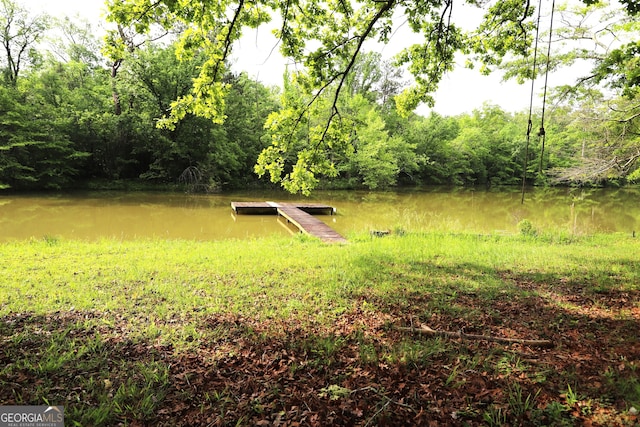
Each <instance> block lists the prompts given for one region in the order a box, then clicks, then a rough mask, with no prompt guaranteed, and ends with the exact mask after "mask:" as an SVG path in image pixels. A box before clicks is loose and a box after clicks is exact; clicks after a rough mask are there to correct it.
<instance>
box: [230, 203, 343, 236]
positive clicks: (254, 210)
mask: <svg viewBox="0 0 640 427" xmlns="http://www.w3.org/2000/svg"><path fill="white" fill-rule="evenodd" d="M231 209H233V211H234V212H235V213H236V214H238V215H280V216H282V217H283V218H285V219H286V220H287V221H289V222H290V223H291V224H293V225H295V226H296V227H297V228H298V229H299V230H300V231H301V232H302V233H305V234H308V235H310V236H315V237H318V238H319V239H320V240H322V241H323V242H327V243H347V239H345V238H344V237H342V236H341V235H340V234H339V233H338V232H337V231H335V230H334V229H333V228H331V227H329V226H328V225H327V224H325V223H324V222H322V221H320V220H319V219H317V218H315V217H313V216H312V214H325V215H327V214H331V215H332V214H334V213H335V211H336V210H335V208H333V207H331V206H327V205H319V204H302V203H274V202H231Z"/></svg>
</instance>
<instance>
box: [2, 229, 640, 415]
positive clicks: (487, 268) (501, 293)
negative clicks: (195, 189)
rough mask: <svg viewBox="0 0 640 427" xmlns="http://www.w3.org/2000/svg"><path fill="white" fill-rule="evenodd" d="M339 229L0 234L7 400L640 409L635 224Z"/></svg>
mask: <svg viewBox="0 0 640 427" xmlns="http://www.w3.org/2000/svg"><path fill="white" fill-rule="evenodd" d="M525 234H527V235H525ZM349 238H350V241H351V242H350V243H349V244H347V245H325V244H322V243H319V242H318V241H316V240H314V239H310V238H304V237H298V238H293V239H290V238H270V239H259V240H242V241H224V242H194V241H165V240H151V241H117V240H104V241H100V242H82V241H66V240H59V239H56V238H45V239H42V240H33V241H26V242H13V243H5V244H0V339H1V340H2V345H1V346H0V405H36V404H37V405H43V404H52V405H53V404H56V405H64V407H65V421H66V422H67V424H66V425H70V426H73V425H86V426H111V425H130V426H141V425H148V426H181V425H183V426H193V425H202V426H207V425H212V426H215V425H280V426H296V425H310V426H316V425H317V426H326V425H344V426H352V425H361V426H372V425H394V426H397V425H435V426H443V425H456V426H457V425H460V426H463V425H471V426H474V425H510V426H514V425H554V426H558V425H560V426H562V425H566V426H571V425H605V426H612V425H629V426H631V425H637V423H638V422H640V418H639V417H638V415H637V412H638V410H640V332H639V331H640V240H638V239H637V238H633V237H631V236H625V235H598V236H583V237H570V236H536V235H535V234H534V233H524V234H523V235H519V236H493V235H487V236H485V235H482V236H481V235H470V234H467V235H465V234H462V235H453V234H443V233H428V234H413V233H407V234H402V233H399V234H394V235H391V236H386V237H382V238H375V237H370V236H368V235H354V236H349ZM422 326H428V327H430V328H432V329H435V330H438V331H448V332H454V333H457V332H460V333H461V335H463V336H465V337H467V336H468V335H472V334H473V335H485V336H491V337H501V338H516V339H539V340H542V339H544V340H550V341H552V343H553V346H552V347H551V348H538V347H532V346H527V345H524V344H521V343H499V342H494V341H488V340H482V339H471V338H456V337H443V336H428V335H424V334H422V333H419V332H418V331H414V332H412V331H408V330H407V328H414V329H416V330H418V329H420V328H421V327H422Z"/></svg>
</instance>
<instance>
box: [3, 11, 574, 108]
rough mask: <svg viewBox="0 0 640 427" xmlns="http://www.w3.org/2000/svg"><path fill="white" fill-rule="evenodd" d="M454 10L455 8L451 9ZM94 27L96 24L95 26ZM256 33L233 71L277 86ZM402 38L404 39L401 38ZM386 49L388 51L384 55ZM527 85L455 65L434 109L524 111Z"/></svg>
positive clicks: (267, 48)
mask: <svg viewBox="0 0 640 427" xmlns="http://www.w3.org/2000/svg"><path fill="white" fill-rule="evenodd" d="M15 1H16V2H17V3H18V4H20V5H23V6H25V7H27V8H28V9H29V10H30V11H32V12H33V13H37V12H39V11H45V12H47V13H49V14H51V15H53V16H57V17H64V16H69V17H74V16H76V15H79V16H80V17H82V18H86V19H88V20H89V21H90V22H92V23H94V22H97V23H100V22H101V21H103V18H102V17H103V14H104V12H105V7H104V1H103V0H15ZM454 13H455V10H454ZM96 27H97V28H99V27H100V24H98V25H96ZM259 31H260V32H258V33H257V34H256V33H255V32H254V33H252V34H249V35H247V36H246V37H245V38H244V39H243V40H242V42H241V43H240V45H239V46H237V47H236V49H235V51H234V55H233V58H234V59H235V69H236V71H246V72H247V73H248V74H249V75H250V76H251V77H254V78H256V79H258V80H260V81H262V82H263V83H264V84H268V85H281V83H282V74H283V71H284V61H283V60H282V58H281V57H280V56H279V54H278V50H277V48H276V49H274V52H273V53H272V54H271V55H269V53H270V52H271V49H272V47H273V41H271V42H270V40H273V38H272V36H271V34H270V29H268V28H266V27H265V28H261V29H260V30H259ZM401 38H402V36H399V35H396V36H395V37H394V39H393V40H392V43H393V42H396V41H397V42H398V43H400V39H401ZM402 41H404V40H402ZM392 49H393V47H385V48H384V50H383V51H382V52H383V56H385V57H386V56H390V55H391V54H392V53H393V52H392ZM387 52H389V54H388V55H387ZM559 83H566V81H563V82H554V81H553V76H550V81H549V84H550V85H551V86H553V85H554V84H559ZM540 86H541V82H536V91H538V90H540ZM530 90H531V84H530V83H526V84H524V85H518V84H517V83H515V82H513V81H509V82H501V78H500V76H499V75H498V74H497V73H496V74H493V75H491V76H482V75H480V73H479V72H478V71H476V70H469V69H465V68H464V67H462V66H459V67H458V68H457V70H455V71H454V72H452V73H450V74H449V75H447V76H445V77H444V79H443V81H442V82H441V84H440V88H439V90H438V91H437V92H436V94H435V99H436V105H435V107H434V110H435V111H436V112H438V113H440V114H443V115H456V114H461V113H465V112H471V111H473V110H474V109H477V108H480V107H481V106H482V104H483V103H485V102H490V103H493V104H497V105H499V106H500V107H502V108H503V109H504V110H506V111H510V112H516V111H522V110H527V109H528V107H529V100H530ZM536 103H537V104H541V100H540V99H539V97H538V96H536V97H535V98H534V108H536V107H539V106H540V105H536ZM418 112H419V113H421V114H427V113H428V112H429V109H428V108H426V107H419V109H418Z"/></svg>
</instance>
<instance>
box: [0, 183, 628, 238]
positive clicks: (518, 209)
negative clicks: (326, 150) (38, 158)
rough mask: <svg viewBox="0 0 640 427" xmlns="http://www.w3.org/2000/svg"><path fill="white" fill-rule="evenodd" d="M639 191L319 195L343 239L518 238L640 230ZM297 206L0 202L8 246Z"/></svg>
mask: <svg viewBox="0 0 640 427" xmlns="http://www.w3.org/2000/svg"><path fill="white" fill-rule="evenodd" d="M639 198H640V189H637V188H625V189H614V190H610V189H608V190H602V189H594V190H581V189H536V190H532V191H531V192H530V193H528V194H527V195H526V197H525V203H524V204H521V195H520V193H519V192H518V191H517V190H513V191H497V190H492V191H478V190H469V189H458V190H446V189H441V188H429V189H423V190H421V191H402V192H379V193H372V192H358V191H331V192H328V191H327V192H317V193H315V194H313V196H312V197H311V198H310V200H309V199H305V200H304V201H306V202H314V203H326V204H329V205H332V206H334V207H336V208H337V209H338V215H335V216H320V217H319V218H320V219H322V220H323V221H325V222H326V223H327V224H329V225H331V226H332V227H333V228H334V229H336V231H338V232H339V233H341V234H343V235H345V236H348V235H349V234H350V233H354V232H368V231H371V230H388V229H391V230H393V229H398V228H402V229H404V230H407V231H418V230H439V231H455V232H461V231H468V232H478V233H495V232H498V233H515V232H517V224H518V222H520V221H521V220H523V219H528V220H529V221H531V222H532V223H533V225H534V226H535V227H536V228H539V229H546V230H564V231H568V232H572V233H581V234H582V233H592V232H625V233H627V232H628V233H632V232H633V231H636V232H640V203H638V201H639ZM267 200H273V201H296V200H301V197H299V196H292V195H289V194H285V193H264V192H262V193H248V192H244V193H230V194H221V195H187V194H177V193H171V194H166V193H124V192H102V193H74V194H60V195H12V194H11V195H2V196H0V240H3V241H7V240H13V239H25V238H30V237H35V238H41V237H44V236H58V237H63V238H78V239H98V238H102V237H115V238H121V239H134V238H150V237H151V238H157V237H160V238H169V239H198V240H219V239H230V238H241V239H245V238H252V237H261V236H267V235H271V234H280V235H287V234H288V233H291V232H295V230H294V229H292V227H291V226H290V225H288V224H287V223H286V221H283V220H282V219H278V218H277V217H275V216H254V215H239V216H235V215H233V212H232V210H231V208H230V203H231V202H232V201H267Z"/></svg>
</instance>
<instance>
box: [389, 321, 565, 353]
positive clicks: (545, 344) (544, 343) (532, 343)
mask: <svg viewBox="0 0 640 427" xmlns="http://www.w3.org/2000/svg"><path fill="white" fill-rule="evenodd" d="M396 329H397V330H399V331H403V332H411V333H417V334H421V335H429V336H437V337H446V338H460V339H463V340H482V341H493V342H499V343H505V344H522V345H526V346H529V347H541V348H551V347H553V346H554V343H553V341H550V340H527V339H518V338H502V337H494V336H490V335H475V334H465V333H464V332H450V331H437V330H435V329H431V328H430V327H429V326H427V325H422V326H420V327H419V328H413V327H401V326H398V327H396Z"/></svg>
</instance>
